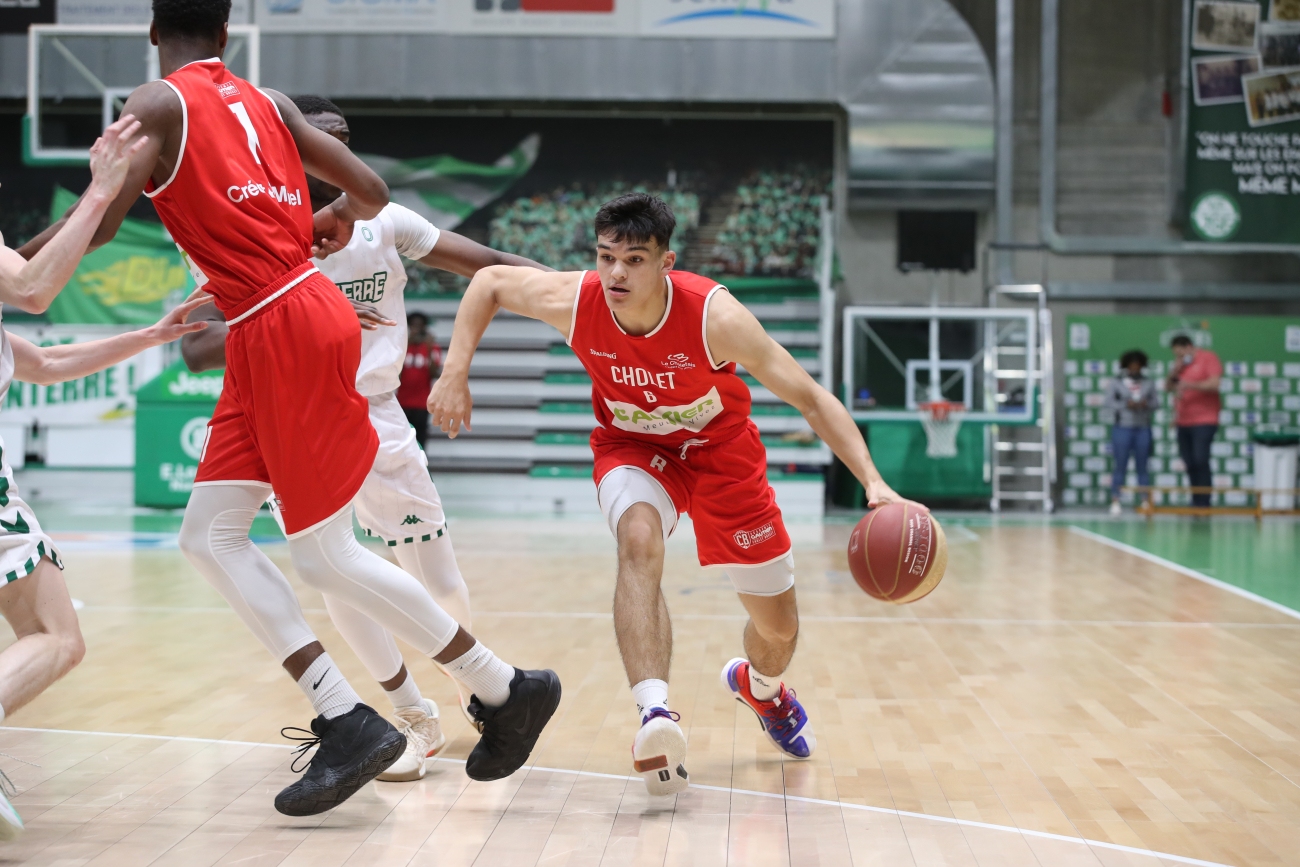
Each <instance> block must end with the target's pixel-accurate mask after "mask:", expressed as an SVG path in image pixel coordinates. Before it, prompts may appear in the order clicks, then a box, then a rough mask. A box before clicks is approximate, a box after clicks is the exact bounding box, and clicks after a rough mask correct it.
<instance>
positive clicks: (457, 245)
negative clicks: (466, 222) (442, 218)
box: [419, 232, 553, 277]
mask: <svg viewBox="0 0 1300 867" xmlns="http://www.w3.org/2000/svg"><path fill="white" fill-rule="evenodd" d="M419 261H420V262H422V263H423V264H425V265H428V266H429V267H431V268H438V269H440V270H442V271H450V272H451V273H453V274H459V275H460V276H462V277H473V276H474V275H475V274H477V273H478V272H479V271H481V270H482V269H484V268H489V267H491V266H493V265H514V266H519V267H526V268H537V269H538V270H541V271H551V270H553V269H551V268H548V267H546V266H545V265H543V264H541V263H540V262H534V261H533V260H532V259H525V258H524V257H523V256H516V255H515V254H513V253H502V252H501V251H500V250H493V249H492V248H491V247H485V246H483V245H482V244H480V243H478V242H477V241H471V240H470V239H469V238H466V237H465V236H464V235H457V234H456V233H455V232H442V233H440V234H439V235H438V243H437V244H435V245H434V247H433V249H432V250H430V251H429V253H428V255H427V256H424V257H423V258H421V259H420V260H419Z"/></svg>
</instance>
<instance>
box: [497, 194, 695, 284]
mask: <svg viewBox="0 0 1300 867" xmlns="http://www.w3.org/2000/svg"><path fill="white" fill-rule="evenodd" d="M632 191H639V192H651V193H654V194H655V195H657V196H660V197H661V198H663V200H664V201H666V202H667V203H668V204H669V206H670V207H671V208H672V209H673V213H674V214H675V215H676V216H677V235H676V238H675V247H676V248H677V250H678V254H679V255H681V254H682V252H683V250H684V249H685V245H686V244H687V243H689V241H690V233H691V231H692V230H693V229H694V228H695V227H696V226H698V225H699V222H700V197H699V196H698V195H696V194H695V193H693V192H688V191H684V190H656V189H653V188H651V187H650V186H648V185H645V184H636V185H622V184H602V185H599V186H596V187H590V188H588V187H583V186H581V185H574V186H573V187H570V188H567V189H558V190H555V191H553V192H551V193H549V194H545V195H535V196H530V197H524V198H518V199H515V200H514V201H512V202H509V203H507V204H505V205H503V206H501V207H500V208H499V209H498V210H497V213H496V216H495V217H494V218H493V219H492V224H491V230H490V233H489V236H488V243H489V245H490V246H492V247H495V248H496V249H498V250H505V251H506V252H509V253H515V254H516V255H519V256H526V257H527V258H529V259H532V260H533V261H536V262H542V263H544V264H546V265H549V266H551V267H552V268H555V269H556V270H557V271H579V270H582V269H583V268H587V267H590V265H591V258H592V254H591V251H592V250H593V249H595V246H596V234H595V231H594V230H593V229H592V227H591V224H592V220H593V219H594V218H595V216H596V211H598V210H599V209H600V206H601V205H602V204H604V203H605V202H607V201H609V200H610V199H612V198H614V197H615V196H618V195H620V194H621V193H626V192H632Z"/></svg>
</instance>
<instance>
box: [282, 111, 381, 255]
mask: <svg viewBox="0 0 1300 867" xmlns="http://www.w3.org/2000/svg"><path fill="white" fill-rule="evenodd" d="M265 93H266V95H267V96H269V97H270V98H271V100H272V101H273V102H275V105H276V108H278V109H279V110H280V117H281V118H282V119H283V120H284V125H285V126H286V127H288V128H289V134H290V135H292V136H293V140H294V143H295V144H297V145H298V154H299V156H301V157H302V167H303V168H304V169H305V170H306V171H307V174H309V175H311V176H312V177H315V178H320V179H321V180H322V181H324V182H325V183H327V184H332V185H334V186H336V187H338V188H339V189H340V190H342V191H343V195H341V196H339V197H338V198H337V199H335V200H334V201H333V202H331V203H330V204H329V205H327V206H326V207H324V208H321V209H320V210H319V211H317V212H316V216H315V219H314V227H313V235H314V240H315V245H314V246H313V247H312V255H313V256H318V257H321V256H328V255H330V254H331V253H337V252H338V251H339V250H342V249H343V248H344V247H346V246H347V245H348V241H349V240H350V239H351V237H352V224H353V223H355V222H356V221H357V220H372V219H374V218H375V217H377V216H379V212H380V211H382V210H383V209H384V205H387V204H388V185H387V184H385V183H384V181H383V179H382V178H380V177H379V175H377V174H375V172H374V170H373V169H371V168H370V166H368V165H366V164H365V163H363V162H362V161H361V160H360V159H358V158H357V155H356V154H354V153H352V151H351V150H350V149H349V148H348V146H347V145H345V144H344V143H343V142H341V141H339V140H338V139H336V138H335V137H334V136H332V135H330V134H329V133H326V132H321V131H320V130H318V129H317V128H316V127H314V126H312V125H311V124H309V123H308V122H307V119H306V118H304V117H303V116H302V112H301V111H299V110H298V106H296V105H294V104H293V100H291V99H290V98H289V97H287V96H285V95H284V94H283V93H280V92H279V91H275V90H267V91H265Z"/></svg>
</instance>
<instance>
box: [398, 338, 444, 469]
mask: <svg viewBox="0 0 1300 867" xmlns="http://www.w3.org/2000/svg"><path fill="white" fill-rule="evenodd" d="M406 328H407V337H406V361H405V362H404V363H403V364H402V381H401V383H400V384H399V385H398V386H397V402H398V403H399V404H400V405H401V407H402V412H404V413H406V420H407V421H409V422H410V423H411V427H413V428H415V441H416V442H418V443H419V444H420V449H421V450H423V449H424V443H425V440H427V439H428V437H429V410H428V407H427V406H426V405H425V404H426V402H427V401H428V400H429V391H430V389H432V388H433V381H434V380H435V379H437V378H438V375H439V374H440V373H442V350H441V349H439V348H438V344H437V343H435V342H434V340H433V335H432V334H430V333H429V317H427V316H425V315H424V314H423V313H410V314H407V317H406Z"/></svg>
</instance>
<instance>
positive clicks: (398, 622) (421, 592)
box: [289, 509, 458, 656]
mask: <svg viewBox="0 0 1300 867" xmlns="http://www.w3.org/2000/svg"><path fill="white" fill-rule="evenodd" d="M289 555H290V556H291V557H292V558H293V565H294V567H295V568H296V569H297V570H298V574H299V575H301V576H302V580H303V581H304V582H306V583H307V584H308V585H310V586H312V587H315V588H316V589H317V590H319V591H321V592H322V593H325V594H327V595H333V596H336V597H338V598H339V599H341V600H342V601H344V602H346V603H347V604H348V605H351V606H352V607H353V608H355V609H357V610H358V611H360V612H361V613H362V614H365V615H366V616H367V617H369V618H371V619H372V620H374V621H376V622H377V623H378V624H379V625H380V626H382V627H384V628H385V629H387V630H388V631H389V632H391V633H393V634H394V635H397V636H399V637H401V638H402V639H403V640H404V641H406V642H407V643H409V644H410V645H411V646H412V647H414V648H415V649H416V650H418V651H420V652H421V653H423V654H425V655H426V656H433V655H435V654H437V653H438V652H440V651H441V650H442V649H443V648H444V647H446V646H447V644H448V643H450V641H451V640H452V638H454V637H455V635H456V630H457V628H458V624H457V623H456V621H455V620H453V619H452V617H451V615H450V614H448V613H447V612H446V611H444V610H443V609H442V608H440V607H438V605H437V603H435V602H434V601H433V599H432V597H430V596H429V591H428V590H426V589H425V588H424V585H423V584H421V583H420V582H419V581H417V580H416V579H415V578H414V577H412V576H411V575H408V574H407V573H406V572H404V571H402V570H401V569H400V568H399V567H398V566H396V565H395V564H393V563H390V562H388V561H387V560H385V559H384V558H383V557H380V556H379V555H378V554H375V553H374V552H373V551H367V550H366V549H365V548H363V547H362V546H361V544H360V543H358V542H357V538H356V536H355V535H353V532H352V510H351V509H348V510H347V511H345V512H344V513H342V514H340V515H338V516H336V517H334V518H333V519H331V520H329V521H327V522H326V523H324V524H322V525H320V526H319V527H317V528H316V529H314V530H312V531H310V532H306V533H302V534H299V535H296V536H295V537H294V538H293V539H290V540H289Z"/></svg>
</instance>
